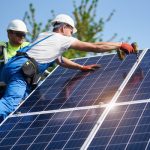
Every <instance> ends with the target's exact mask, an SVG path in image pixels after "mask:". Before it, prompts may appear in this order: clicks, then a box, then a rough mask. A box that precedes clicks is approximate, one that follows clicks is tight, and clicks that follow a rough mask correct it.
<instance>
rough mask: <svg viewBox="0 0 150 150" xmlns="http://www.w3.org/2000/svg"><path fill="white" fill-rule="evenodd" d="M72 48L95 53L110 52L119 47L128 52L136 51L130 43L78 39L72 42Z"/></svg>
mask: <svg viewBox="0 0 150 150" xmlns="http://www.w3.org/2000/svg"><path fill="white" fill-rule="evenodd" d="M70 48H73V49H77V50H81V51H86V52H95V53H102V52H109V51H112V50H119V49H121V50H123V51H125V52H128V53H132V52H134V49H133V47H132V46H131V45H130V44H128V43H120V42H96V43H89V42H82V41H80V40H76V41H74V42H73V43H72V44H71V46H70Z"/></svg>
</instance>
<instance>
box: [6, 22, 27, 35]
mask: <svg viewBox="0 0 150 150" xmlns="http://www.w3.org/2000/svg"><path fill="white" fill-rule="evenodd" d="M7 30H14V31H21V32H25V33H27V32H28V30H27V27H26V25H25V23H24V22H23V21H22V20H19V19H15V20H12V21H11V22H10V23H9V24H8V27H7Z"/></svg>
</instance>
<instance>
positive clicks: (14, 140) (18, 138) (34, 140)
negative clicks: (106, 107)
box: [0, 108, 103, 150]
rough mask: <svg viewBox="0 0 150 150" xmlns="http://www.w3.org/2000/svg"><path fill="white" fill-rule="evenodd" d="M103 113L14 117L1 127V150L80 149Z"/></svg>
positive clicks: (61, 113) (79, 111) (81, 112)
mask: <svg viewBox="0 0 150 150" xmlns="http://www.w3.org/2000/svg"><path fill="white" fill-rule="evenodd" d="M102 111H103V109H100V108H98V109H90V110H76V111H72V112H70V111H68V112H58V113H52V114H51V113H47V114H40V115H30V116H23V117H21V116H20V117H11V118H9V119H8V120H7V121H6V122H5V123H4V124H3V125H2V126H1V127H0V149H3V150H8V149H12V150H26V149H29V150H35V149H36V150H41V149H46V150H51V149H52V150H54V149H57V150H58V149H68V150H69V149H70V150H71V149H80V147H81V145H82V144H83V143H84V141H85V139H86V138H87V136H88V134H89V132H90V131H91V129H92V128H93V126H94V124H95V123H96V121H97V119H98V118H99V116H100V115H101V114H102Z"/></svg>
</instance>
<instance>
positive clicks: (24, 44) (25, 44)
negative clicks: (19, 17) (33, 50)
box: [22, 42, 30, 47]
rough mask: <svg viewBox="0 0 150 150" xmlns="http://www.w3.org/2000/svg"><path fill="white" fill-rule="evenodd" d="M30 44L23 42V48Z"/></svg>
mask: <svg viewBox="0 0 150 150" xmlns="http://www.w3.org/2000/svg"><path fill="white" fill-rule="evenodd" d="M29 44H30V43H29V42H23V43H22V47H25V46H28V45H29Z"/></svg>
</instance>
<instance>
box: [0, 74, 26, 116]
mask: <svg viewBox="0 0 150 150" xmlns="http://www.w3.org/2000/svg"><path fill="white" fill-rule="evenodd" d="M26 90H27V83H26V82H25V80H24V78H23V77H22V75H20V74H16V75H15V77H13V78H12V79H11V81H10V83H9V84H8V85H7V88H6V91H5V94H4V96H3V97H2V98H1V99H0V116H3V118H6V116H8V115H9V114H10V113H11V112H13V111H14V110H15V108H16V107H17V106H18V105H19V103H20V102H21V100H22V99H23V98H24V95H25V94H26Z"/></svg>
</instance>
